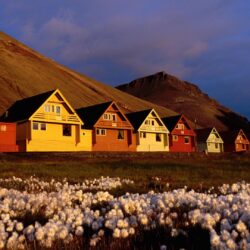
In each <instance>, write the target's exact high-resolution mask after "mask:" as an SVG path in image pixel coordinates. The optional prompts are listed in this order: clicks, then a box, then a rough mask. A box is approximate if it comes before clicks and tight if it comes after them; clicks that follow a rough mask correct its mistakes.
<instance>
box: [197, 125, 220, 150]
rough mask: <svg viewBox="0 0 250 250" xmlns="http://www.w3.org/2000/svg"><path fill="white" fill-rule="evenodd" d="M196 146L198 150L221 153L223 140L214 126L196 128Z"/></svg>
mask: <svg viewBox="0 0 250 250" xmlns="http://www.w3.org/2000/svg"><path fill="white" fill-rule="evenodd" d="M195 133H196V135H197V148H198V151H199V152H208V153H222V152H224V142H223V140H222V138H221V136H220V134H219V133H218V131H217V130H216V128H204V129H196V130H195Z"/></svg>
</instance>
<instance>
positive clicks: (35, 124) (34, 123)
mask: <svg viewBox="0 0 250 250" xmlns="http://www.w3.org/2000/svg"><path fill="white" fill-rule="evenodd" d="M38 125H39V123H38V122H33V124H32V128H33V130H38Z"/></svg>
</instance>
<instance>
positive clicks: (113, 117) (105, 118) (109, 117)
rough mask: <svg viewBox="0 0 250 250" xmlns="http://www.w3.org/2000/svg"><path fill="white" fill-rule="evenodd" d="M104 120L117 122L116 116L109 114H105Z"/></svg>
mask: <svg viewBox="0 0 250 250" xmlns="http://www.w3.org/2000/svg"><path fill="white" fill-rule="evenodd" d="M103 120H107V121H116V114H107V113H105V114H104V115H103Z"/></svg>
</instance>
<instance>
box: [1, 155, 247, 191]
mask: <svg viewBox="0 0 250 250" xmlns="http://www.w3.org/2000/svg"><path fill="white" fill-rule="evenodd" d="M0 170H1V171H0V177H1V178H6V177H10V176H13V175H15V176H18V177H29V176H31V175H35V176H37V177H40V178H42V179H45V180H48V179H51V178H55V179H58V180H61V179H63V178H67V179H68V180H69V181H70V182H80V181H81V180H83V179H86V178H88V179H91V178H99V177H100V176H110V177H121V178H129V179H131V180H134V181H135V184H136V185H134V186H133V189H135V190H129V188H132V187H127V189H128V191H137V192H145V191H147V190H149V189H156V190H158V191H162V190H164V189H165V187H166V186H165V184H166V183H169V185H170V187H172V188H178V187H183V186H185V185H186V186H188V187H189V188H194V189H196V190H199V189H206V188H209V187H211V186H219V185H221V184H223V183H228V184H230V183H234V182H238V181H242V180H245V181H246V182H250V154H249V153H246V154H241V155H239V154H223V155H204V154H172V153H171V154H163V153H136V154H135V153H131V154H130V153H126V154H123V153H31V154H28V153H25V154H23V153H18V154H0ZM154 177H159V178H160V180H159V179H157V181H156V178H154Z"/></svg>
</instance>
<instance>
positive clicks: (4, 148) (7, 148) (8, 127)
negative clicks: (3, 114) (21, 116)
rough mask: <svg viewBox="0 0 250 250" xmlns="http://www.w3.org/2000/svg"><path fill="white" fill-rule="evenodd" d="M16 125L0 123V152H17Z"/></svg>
mask: <svg viewBox="0 0 250 250" xmlns="http://www.w3.org/2000/svg"><path fill="white" fill-rule="evenodd" d="M17 151H18V146H17V145H16V124H15V123H5V122H1V123H0V152H17Z"/></svg>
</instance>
